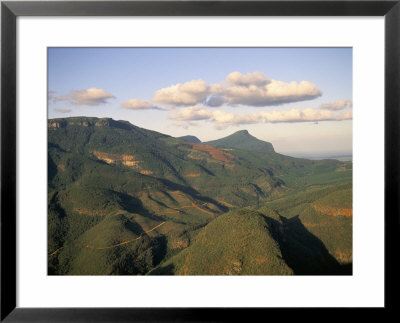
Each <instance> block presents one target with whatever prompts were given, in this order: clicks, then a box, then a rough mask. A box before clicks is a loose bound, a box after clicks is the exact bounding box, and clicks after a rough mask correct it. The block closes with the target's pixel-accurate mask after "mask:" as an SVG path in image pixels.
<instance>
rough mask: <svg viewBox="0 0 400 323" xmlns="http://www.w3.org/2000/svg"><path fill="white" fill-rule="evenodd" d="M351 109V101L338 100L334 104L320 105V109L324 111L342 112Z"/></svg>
mask: <svg viewBox="0 0 400 323" xmlns="http://www.w3.org/2000/svg"><path fill="white" fill-rule="evenodd" d="M352 107H353V101H352V100H338V101H335V102H331V103H324V104H321V106H320V108H321V109H324V110H333V111H337V110H343V109H346V108H352Z"/></svg>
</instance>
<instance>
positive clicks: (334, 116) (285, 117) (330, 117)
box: [168, 107, 353, 129]
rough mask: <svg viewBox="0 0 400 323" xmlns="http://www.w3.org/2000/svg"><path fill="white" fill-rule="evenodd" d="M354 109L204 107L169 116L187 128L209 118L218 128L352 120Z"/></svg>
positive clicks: (179, 111)
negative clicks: (237, 110)
mask: <svg viewBox="0 0 400 323" xmlns="http://www.w3.org/2000/svg"><path fill="white" fill-rule="evenodd" d="M352 117H353V114H352V111H345V112H341V113H337V112H334V111H328V110H321V109H311V108H309V109H303V110H300V109H291V110H284V111H271V112H268V111H259V112H256V113H251V114H237V113H235V112H226V111H222V110H211V109H207V108H203V107H190V108H182V109H181V110H178V111H176V112H175V113H173V114H172V115H170V116H169V117H168V118H169V119H171V120H176V121H179V122H181V123H182V124H180V125H179V126H184V127H185V128H186V127H188V126H189V125H193V123H192V122H193V121H198V120H208V121H210V122H213V123H214V126H215V128H216V129H225V128H226V127H227V126H230V125H243V124H255V123H262V122H265V123H294V122H314V123H315V122H320V121H342V120H351V119H352Z"/></svg>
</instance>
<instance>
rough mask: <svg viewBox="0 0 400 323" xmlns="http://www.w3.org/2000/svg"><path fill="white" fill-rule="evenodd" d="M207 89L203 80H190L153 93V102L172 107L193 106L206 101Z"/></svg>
mask: <svg viewBox="0 0 400 323" xmlns="http://www.w3.org/2000/svg"><path fill="white" fill-rule="evenodd" d="M208 95H209V88H208V85H207V83H206V82H205V81H203V80H192V81H189V82H186V83H182V84H181V83H178V84H175V85H172V86H170V87H166V88H162V89H160V90H158V91H156V92H155V93H154V97H153V101H154V102H157V103H164V104H174V105H178V106H179V105H194V104H197V103H200V102H203V101H205V100H206V98H207V96H208Z"/></svg>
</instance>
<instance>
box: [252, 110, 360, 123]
mask: <svg viewBox="0 0 400 323" xmlns="http://www.w3.org/2000/svg"><path fill="white" fill-rule="evenodd" d="M259 113H260V115H261V116H262V118H263V119H264V121H265V122H270V123H279V122H316V121H342V120H350V119H352V117H353V114H352V112H351V111H347V112H343V113H340V114H335V113H333V112H332V111H321V110H318V109H304V110H299V109H291V110H285V111H272V112H265V111H261V112H259Z"/></svg>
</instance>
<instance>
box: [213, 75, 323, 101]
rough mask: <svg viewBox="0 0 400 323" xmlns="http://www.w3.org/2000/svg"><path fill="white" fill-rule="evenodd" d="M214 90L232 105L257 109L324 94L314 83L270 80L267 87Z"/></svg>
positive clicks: (250, 85) (237, 87)
mask: <svg viewBox="0 0 400 323" xmlns="http://www.w3.org/2000/svg"><path fill="white" fill-rule="evenodd" d="M213 89H214V90H215V91H217V93H218V94H219V95H221V96H223V97H224V99H225V101H226V102H227V103H229V104H231V105H238V104H240V105H248V106H255V107H262V106H270V105H281V104H285V103H292V102H299V101H305V100H311V99H315V98H317V97H319V96H321V94H322V93H321V91H320V90H319V89H318V88H317V86H316V85H315V84H314V83H312V82H308V81H301V82H299V83H297V82H290V83H286V82H282V81H277V80H270V81H269V82H268V83H267V84H265V85H258V84H247V85H228V86H221V87H217V86H215V87H214V88H213Z"/></svg>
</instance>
